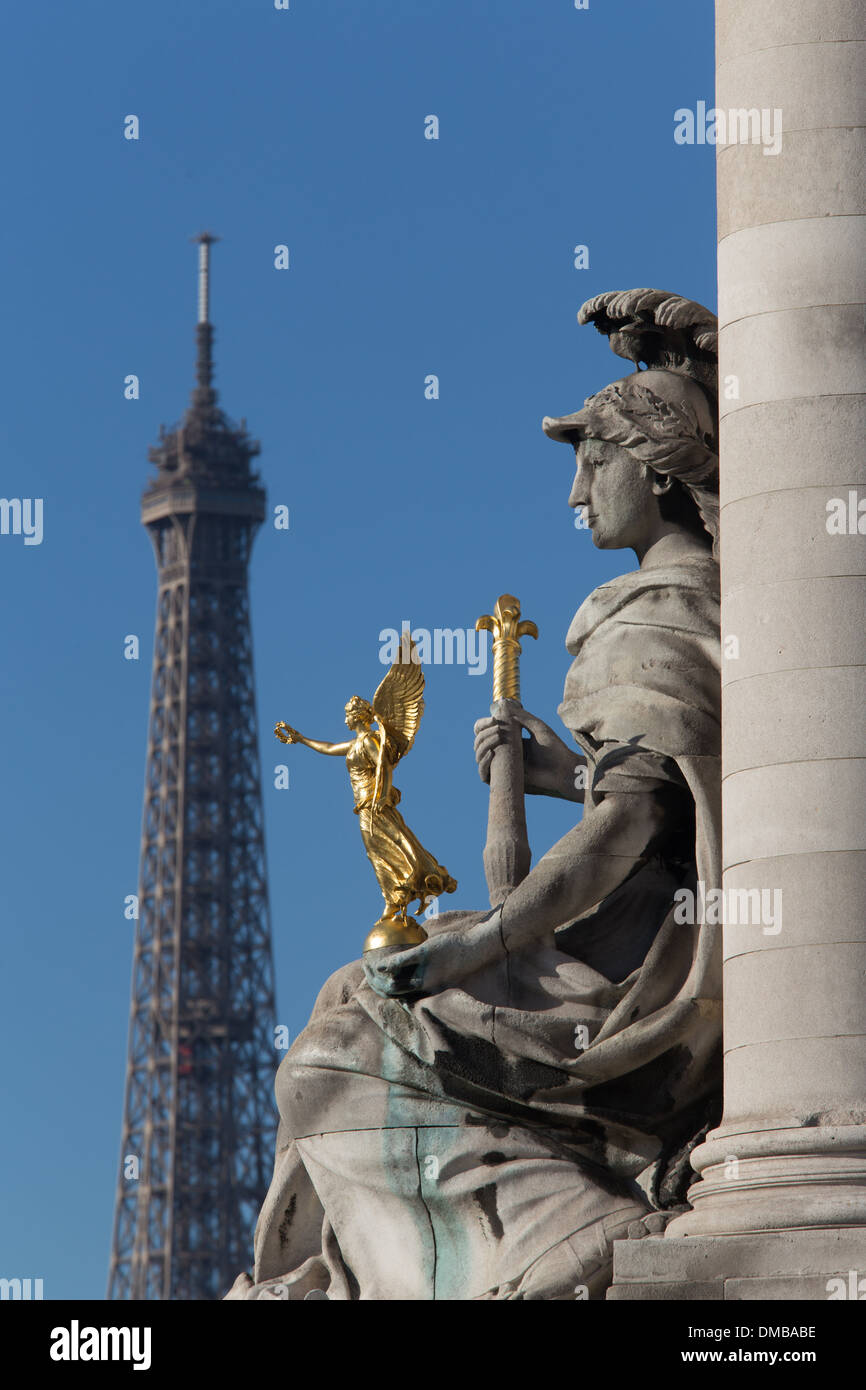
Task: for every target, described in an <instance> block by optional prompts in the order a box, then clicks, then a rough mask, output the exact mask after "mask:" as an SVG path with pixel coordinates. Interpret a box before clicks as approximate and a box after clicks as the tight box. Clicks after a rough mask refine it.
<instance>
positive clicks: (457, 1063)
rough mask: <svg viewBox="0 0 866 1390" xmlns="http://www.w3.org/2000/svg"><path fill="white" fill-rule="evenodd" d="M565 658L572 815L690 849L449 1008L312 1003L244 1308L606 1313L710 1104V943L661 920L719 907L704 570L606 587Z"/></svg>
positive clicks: (712, 635) (652, 866)
mask: <svg viewBox="0 0 866 1390" xmlns="http://www.w3.org/2000/svg"><path fill="white" fill-rule="evenodd" d="M566 645H567V648H568V650H569V652H570V653H571V654H572V656H573V658H574V660H573V662H572V665H571V668H570V670H569V672H568V676H567V679H566V684H565V694H564V699H563V702H562V705H561V706H560V710H559V713H560V715H561V717H562V719H563V721H564V723H565V724H566V725H567V727H568V728H569V729H570V730H571V732H572V734H573V735H574V737H575V739H576V740H577V742H578V743H579V744H580V746H581V748H582V750H583V751H584V753H585V754H586V757H587V765H588V767H587V770H588V786H587V791H586V804H585V809H584V814H585V815H592V813H593V808H594V807H595V806H597V805H598V804H599V802H600V801H601V800H602V799H603V797H604V796H605V795H606V794H607V793H608V792H614V791H616V792H622V793H629V792H631V793H635V792H641V791H654V792H656V793H657V794H658V795H659V796H660V797H662V798H663V799H666V801H667V803H668V805H669V808H670V810H671V815H672V816H673V817H674V818H675V820H676V821H677V823H678V824H679V825H680V826H681V827H682V830H681V833H680V834H679V837H677V836H676V835H674V836H673V837H672V838H669V840H668V841H667V842H666V844H665V845H664V846H663V847H662V848H661V849H660V850H659V852H658V853H655V854H653V855H652V857H651V858H649V859H648V860H647V861H646V862H645V863H643V864H642V865H641V866H640V867H639V868H638V869H637V870H636V871H635V872H634V873H633V874H632V875H631V876H630V877H629V878H628V879H627V880H626V881H625V883H623V884H621V885H620V887H619V888H617V889H616V890H615V891H614V892H612V893H610V894H609V895H608V896H607V898H605V899H604V900H603V901H602V902H601V903H599V904H597V905H596V906H595V907H594V908H593V909H592V910H591V911H589V912H587V913H585V914H584V915H583V916H582V917H581V918H580V919H579V921H577V922H575V923H571V924H567V925H565V926H564V927H563V928H562V929H560V930H559V931H557V932H556V933H553V934H551V935H550V936H549V937H548V938H546V939H544V940H541V941H538V942H535V943H530V944H529V945H526V946H525V947H523V948H522V949H520V950H518V951H511V952H509V953H507V955H506V956H505V958H504V959H503V960H501V961H499V962H497V963H496V964H495V965H493V966H489V967H485V968H484V969H482V970H479V971H477V972H475V973H474V974H472V975H470V976H468V977H466V978H464V979H463V980H461V981H460V982H459V983H458V984H457V985H456V986H454V987H453V988H447V989H443V990H441V991H440V992H438V993H436V994H434V995H430V996H427V997H423V998H418V999H414V1000H405V999H383V998H381V997H380V996H379V995H377V994H376V993H375V992H374V991H373V990H372V989H370V987H369V986H368V985H367V984H366V982H365V980H364V975H363V969H362V966H361V965H360V963H355V964H353V965H350V966H346V967H344V969H343V970H341V971H338V972H337V974H336V975H335V976H333V977H332V978H331V980H329V981H328V983H327V984H326V985H325V987H324V989H323V990H322V992H321V994H320V996H319V999H318V1001H317V1004H316V1007H315V1009H314V1012H313V1015H312V1018H311V1020H310V1022H309V1024H308V1026H307V1027H306V1029H305V1030H304V1032H303V1033H302V1034H301V1035H300V1037H299V1038H298V1039H297V1041H296V1042H295V1043H294V1045H293V1046H292V1048H291V1049H290V1051H289V1052H288V1053H287V1054H286V1057H285V1058H284V1060H283V1062H282V1065H281V1066H280V1069H279V1073H278V1077H277V1088H276V1089H277V1100H278V1104H279V1110H280V1116H281V1122H280V1130H279V1136H278V1140H277V1156H276V1165H275V1170H274V1177H273V1182H272V1185H271V1188H270V1191H269V1193H268V1196H267V1198H266V1200H265V1204H264V1206H263V1208H262V1212H261V1216H260V1218H259V1223H258V1227H257V1231H256V1262H255V1274H254V1279H255V1282H256V1286H257V1288H256V1290H252V1291H250V1292H249V1293H248V1294H247V1295H246V1296H251V1297H256V1296H263V1295H264V1294H265V1293H266V1292H268V1290H267V1289H263V1288H259V1287H258V1286H263V1285H266V1284H267V1282H268V1281H276V1283H275V1284H274V1287H275V1288H276V1296H278V1297H288V1298H290V1299H296V1298H303V1297H305V1296H306V1295H307V1293H308V1292H309V1291H310V1290H312V1289H323V1290H325V1291H327V1293H328V1296H329V1297H330V1298H336V1299H347V1300H348V1299H352V1300H354V1299H473V1298H488V1299H489V1298H559V1299H563V1298H575V1297H581V1296H586V1294H585V1291H586V1290H588V1291H589V1296H591V1297H595V1296H598V1294H599V1290H603V1288H604V1286H605V1284H606V1283H607V1282H608V1281H609V1275H610V1245H611V1240H612V1239H613V1238H615V1237H617V1236H623V1235H626V1234H629V1233H631V1234H632V1235H642V1234H645V1233H646V1229H647V1227H646V1225H645V1224H642V1218H643V1217H644V1216H645V1215H646V1214H647V1213H648V1212H650V1211H651V1210H652V1209H653V1207H654V1205H655V1204H656V1203H657V1202H658V1200H659V1181H660V1176H661V1175H662V1174H663V1172H664V1171H665V1168H666V1166H669V1165H670V1162H671V1159H672V1156H673V1155H675V1154H676V1152H677V1150H678V1149H679V1148H681V1146H682V1145H683V1143H684V1142H685V1141H686V1140H688V1138H689V1136H690V1135H692V1134H693V1133H694V1132H695V1129H696V1128H697V1127H699V1122H700V1119H701V1117H702V1113H703V1112H704V1111H705V1110H706V1107H707V1103H708V1101H709V1100H710V1099H711V1097H712V1096H713V1095H714V1093H715V1092H717V1090H718V1087H719V1085H720V1075H719V1067H720V1033H721V1022H720V996H721V965H720V944H719V940H718V929H717V928H715V927H713V926H710V925H707V924H701V923H700V922H697V923H694V924H690V923H689V922H683V921H682V920H678V919H682V917H683V916H684V915H687V914H686V913H684V911H683V909H682V908H679V909H678V908H677V904H676V902H675V900H674V894H675V893H677V891H678V890H681V889H683V888H686V889H688V890H690V891H692V892H694V891H695V887H696V880H700V881H701V882H702V883H703V884H704V886H705V889H706V891H709V890H710V889H711V888H714V887H717V886H718V885H719V884H720V854H719V850H720V845H719V823H720V757H719V753H720V731H719V703H720V680H719V595H718V568H717V566H716V565H715V563H714V562H713V561H712V560H711V559H710V558H709V557H707V558H706V559H703V558H700V559H694V560H690V561H686V562H682V563H680V564H677V565H671V566H666V567H664V568H661V567H659V568H655V569H648V570H638V571H636V572H634V573H632V574H628V575H625V576H623V577H621V578H619V579H615V580H613V581H612V582H611V583H609V584H604V585H602V586H601V587H600V588H599V589H597V590H596V591H595V592H594V593H593V594H591V595H590V597H589V598H588V599H587V600H586V602H585V603H584V604H583V605H582V607H581V608H580V610H579V611H578V613H577V614H576V616H575V618H574V621H573V623H572V625H571V628H570V630H569V633H568V638H567V643H566ZM484 915H485V914H484V913H466V912H448V913H445V914H443V915H442V916H440V917H439V919H438V921H437V922H436V923H435V924H434V929H435V930H448V929H453V928H454V927H459V926H460V925H469V924H470V923H471V922H474V921H478V920H480V919H481V917H483V916H484ZM638 1180H639V1181H638ZM651 1225H652V1220H651V1219H650V1226H651ZM241 1296H243V1295H241Z"/></svg>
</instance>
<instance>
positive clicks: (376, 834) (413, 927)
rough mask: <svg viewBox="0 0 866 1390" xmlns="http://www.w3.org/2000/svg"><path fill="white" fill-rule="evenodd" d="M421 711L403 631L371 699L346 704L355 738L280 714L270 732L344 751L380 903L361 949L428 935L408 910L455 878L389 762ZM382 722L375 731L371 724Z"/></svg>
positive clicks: (405, 746)
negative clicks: (314, 732) (315, 730)
mask: <svg viewBox="0 0 866 1390" xmlns="http://www.w3.org/2000/svg"><path fill="white" fill-rule="evenodd" d="M423 713H424V672H423V671H422V669H421V664H420V661H419V658H418V653H417V650H416V648H415V644H414V642H413V641H412V638H411V637H410V636H409V634H408V633H404V634H403V637H402V639H401V643H400V655H399V657H398V658H397V660H396V661H395V662H394V664H393V665H392V667H391V669H390V670H389V672H388V674H387V676H386V677H385V679H384V680H383V681H382V682H381V684H380V685H379V688H378V690H377V691H376V694H375V695H374V696H373V703H372V704H370V702H369V701H368V700H364V699H362V697H361V696H360V695H353V696H352V698H351V699H350V700H349V702H348V704H347V705H346V724H347V725H348V727H349V729H350V730H351V732H352V735H353V737H352V738H350V739H348V740H347V741H346V742H345V743H322V742H320V741H319V740H318V739H311V738H304V736H303V734H299V733H298V731H297V729H293V728H292V726H291V725H290V724H287V723H286V722H285V720H280V722H279V724H278V725H277V727H276V729H275V730H274V733H275V734H276V736H277V738H278V739H279V740H280V742H281V743H303V744H305V745H306V747H307V748H312V750H313V752H314V753H326V754H328V755H329V756H330V757H344V758H345V759H346V767H347V768H348V769H349V781H350V783H351V786H352V792H353V794H354V797H355V814H356V816H357V817H358V824H359V826H360V830H361V839H362V840H363V841H364V848H365V850H366V851H367V858H368V859H369V861H370V863H371V864H372V865H373V870H374V872H375V874H376V879H377V881H378V884H379V887H380V889H381V890H382V897H383V898H384V899H385V910H384V912H383V913H382V916H381V917H380V918H379V921H378V922H377V923H376V925H375V926H374V927H373V929H372V931H371V932H370V933H369V935H368V937H367V940H366V942H365V943H364V949H365V950H376V949H381V948H382V947H385V946H412V945H416V944H417V943H418V942H421V941H426V939H427V933H426V932H425V931H424V928H423V927H421V926H419V924H418V923H417V922H416V921H415V920H414V918H412V917H409V916H408V915H407V911H408V907H409V904H410V903H411V902H415V901H416V900H417V902H418V911H419V912H423V911H424V909H425V907H426V906H427V904H428V903H429V902H430V901H431V899H433V898H435V897H438V895H439V894H440V893H453V892H454V891H455V889H456V888H457V883H456V880H455V879H453V878H452V877H451V875H450V874H449V872H448V870H447V869H445V868H443V866H442V865H441V864H437V862H436V860H435V859H434V858H433V856H432V854H430V853H429V851H428V850H426V849H425V848H424V846H423V845H422V844H421V843H420V841H419V840H418V839H417V837H416V836H415V835H413V834H412V831H411V830H410V829H409V827H408V825H407V824H406V822H405V821H404V819H403V817H402V816H401V815H400V812H399V811H398V810H397V806H398V804H399V801H400V793H399V791H398V790H397V788H396V787H395V786H394V768H395V767H396V765H397V763H398V762H399V761H400V759H401V758H403V757H405V756H406V754H407V753H408V752H409V749H410V748H411V747H412V744H413V743H414V741H415V735H416V733H417V732H418V725H419V724H420V723H421V715H422V714H423ZM374 723H377V724H378V725H379V730H378V732H377V733H374V732H373V724H374Z"/></svg>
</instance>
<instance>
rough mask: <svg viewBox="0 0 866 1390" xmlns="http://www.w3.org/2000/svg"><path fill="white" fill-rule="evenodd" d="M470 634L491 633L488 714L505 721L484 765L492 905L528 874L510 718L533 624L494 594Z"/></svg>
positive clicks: (517, 731) (505, 597) (516, 742)
mask: <svg viewBox="0 0 866 1390" xmlns="http://www.w3.org/2000/svg"><path fill="white" fill-rule="evenodd" d="M475 631H476V632H484V631H486V632H492V633H493V703H492V705H491V706H490V713H491V714H492V715H493V717H494V718H495V719H501V720H504V721H505V722H506V726H507V737H506V741H505V742H504V743H501V744H500V745H499V747H498V748H497V749H496V751H495V752H494V754H493V759H492V761H491V764H490V804H489V808H488V813H487V844H486V845H485V847H484V873H485V875H486V877H487V888H488V891H489V893H490V903H491V906H492V907H496V906H498V904H499V903H501V902H502V901H503V900H504V899H505V897H506V896H507V894H508V893H510V892H511V889H512V888H516V887H517V885H518V883H521V882H522V881H523V879H524V878H525V877H526V875H527V874H528V873H529V866H530V864H531V862H532V852H531V850H530V848H529V836H528V834H527V831H526V810H525V807H524V801H523V735H522V733H521V728H520V725H519V724H518V723H517V721H516V720H515V719H514V718H513V717H512V716H513V712H514V710H518V709H520V639H521V638H522V637H537V636H538V628H537V627H536V625H535V623H533V622H530V621H529V620H527V619H523V620H521V617H520V600H519V599H516V598H515V597H514V595H513V594H500V596H499V598H498V599H497V600H496V607H495V608H494V610H493V613H492V614H491V613H485V614H483V616H482V617H480V618H479V619H478V621H477V623H476V624H475Z"/></svg>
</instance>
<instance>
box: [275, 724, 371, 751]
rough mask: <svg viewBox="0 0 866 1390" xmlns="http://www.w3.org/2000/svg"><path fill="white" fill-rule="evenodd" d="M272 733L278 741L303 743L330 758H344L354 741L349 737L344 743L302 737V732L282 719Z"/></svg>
mask: <svg viewBox="0 0 866 1390" xmlns="http://www.w3.org/2000/svg"><path fill="white" fill-rule="evenodd" d="M274 733H275V734H276V736H277V738H278V739H279V740H280V743H303V745H304V747H305V748H312V750H313V752H314V753H327V754H328V756H329V757H331V758H337V757H344V758H345V756H346V754H347V753H348V751H349V749H350V748H351V747H352V744H353V742H354V739H351V738H350V739H347V740H346V742H345V743H324V742H322V741H321V740H320V739H317V738H304V735H303V734H299V733H298V731H297V729H293V728H292V726H291V724H287V723H286V722H285V720H282V719H281V720H280V722H279V724H278V725H277V727H276V728H275V729H274Z"/></svg>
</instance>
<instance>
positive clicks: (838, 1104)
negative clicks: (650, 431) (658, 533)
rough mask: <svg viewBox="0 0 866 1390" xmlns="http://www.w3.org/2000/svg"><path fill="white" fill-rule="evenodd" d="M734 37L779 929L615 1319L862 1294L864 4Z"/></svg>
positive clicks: (745, 610) (735, 212)
mask: <svg viewBox="0 0 866 1390" xmlns="http://www.w3.org/2000/svg"><path fill="white" fill-rule="evenodd" d="M716 39H717V55H716V57H717V89H716V98H715V101H716V106H717V108H720V109H722V110H724V111H726V112H727V111H730V110H731V109H738V108H747V109H751V108H758V109H767V110H768V111H771V112H772V111H775V110H780V111H781V113H782V145H781V150H780V151H779V153H778V154H765V153H764V149H763V146H762V145H761V144H745V143H742V144H741V143H729V144H726V145H725V146H719V148H718V150H717V188H718V214H719V219H718V220H719V227H718V236H719V252H718V254H719V261H718V265H719V326H720V335H719V359H720V385H721V406H720V410H721V506H722V512H721V517H722V520H721V537H722V544H721V576H722V595H723V599H722V640H723V650H727V651H728V652H730V653H735V654H733V655H729V656H727V658H726V659H725V660H724V661H723V699H722V711H723V714H722V720H723V776H724V783H723V853H724V864H725V874H724V886H725V889H726V890H727V891H728V893H730V890H732V889H759V890H761V889H764V890H770V899H766V900H765V901H767V902H769V901H771V900H772V892H773V890H780V892H781V908H782V918H781V929H779V930H777V929H776V928H775V927H774V926H773V925H769V926H767V927H765V926H764V925H761V924H760V923H758V924H754V925H738V926H731V925H728V926H726V928H725V931H724V940H725V980H724V996H725V998H724V1020H725V1106H724V1117H723V1120H722V1123H721V1125H720V1127H719V1128H718V1129H717V1130H715V1131H714V1132H713V1133H711V1134H710V1136H709V1137H708V1139H707V1141H706V1142H705V1143H704V1144H703V1145H702V1146H701V1147H700V1148H699V1149H698V1150H696V1151H695V1154H694V1155H693V1163H694V1166H695V1168H696V1170H697V1171H698V1172H699V1173H700V1175H701V1181H699V1182H696V1184H695V1185H694V1186H693V1187H692V1189H691V1193H690V1198H689V1200H690V1202H691V1203H692V1206H693V1210H692V1211H691V1212H689V1213H687V1214H685V1215H684V1216H681V1217H680V1218H678V1219H677V1220H676V1221H674V1222H673V1223H672V1224H671V1225H670V1226H669V1227H668V1230H667V1232H666V1235H665V1237H664V1238H663V1239H652V1240H648V1241H641V1242H640V1243H639V1244H636V1243H626V1242H621V1243H619V1244H618V1247H617V1251H616V1258H615V1285H614V1288H613V1290H611V1292H610V1294H609V1296H612V1297H614V1298H628V1297H654V1298H658V1297H674V1298H682V1297H697V1298H723V1297H729V1298H738V1299H739V1298H747V1297H755V1298H765V1297H777V1298H792V1297H813V1298H826V1297H827V1296H828V1294H827V1291H826V1287H827V1279H828V1278H829V1277H830V1276H832V1275H836V1274H840V1273H847V1272H848V1271H849V1270H852V1269H853V1270H856V1271H857V1272H858V1274H859V1277H861V1278H864V1279H866V577H864V576H866V534H860V533H859V532H858V531H857V529H856V525H857V518H858V516H859V519H860V524H861V526H862V528H863V532H864V533H866V409H864V400H866V396H864V393H866V333H864V328H866V288H864V275H866V140H864V125H866V121H864V114H866V60H864V55H866V7H864V5H863V3H862V0H716ZM833 499H839V500H840V501H842V502H844V512H845V516H846V519H847V520H846V526H848V527H850V524H851V519H853V523H854V527H855V529H854V531H853V533H851V532H850V530H846V533H844V534H833V533H832V528H833V526H834V519H833V518H832V517H831V516H830V515H829V514H828V504H831V509H832V511H833V512H834V513H835V512H839V514H840V515H841V509H840V508H832V501H833ZM858 502H862V503H863V513H862V514H860V513H858V511H857V504H858ZM836 524H837V525H838V521H837V522H836ZM730 639H734V640H733V641H731V640H730ZM737 651H738V654H736V653H737ZM777 902H778V899H777ZM863 1292H864V1294H866V1283H864V1285H863Z"/></svg>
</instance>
